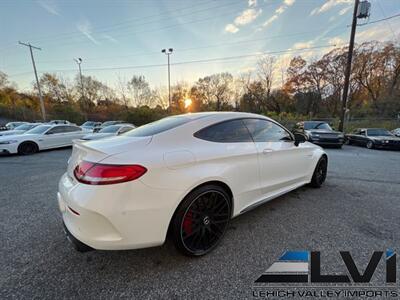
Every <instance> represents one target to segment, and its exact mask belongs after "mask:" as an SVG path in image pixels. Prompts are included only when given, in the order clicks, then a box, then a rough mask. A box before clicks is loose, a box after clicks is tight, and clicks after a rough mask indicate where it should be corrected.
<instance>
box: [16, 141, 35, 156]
mask: <svg viewBox="0 0 400 300" xmlns="http://www.w3.org/2000/svg"><path fill="white" fill-rule="evenodd" d="M38 150H39V148H38V146H37V145H36V144H35V143H33V142H24V143H22V144H21V145H19V147H18V153H19V154H22V155H30V154H34V153H36V152H38Z"/></svg>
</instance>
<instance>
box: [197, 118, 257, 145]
mask: <svg viewBox="0 0 400 300" xmlns="http://www.w3.org/2000/svg"><path fill="white" fill-rule="evenodd" d="M194 136H195V137H197V138H199V139H202V140H206V141H210V142H216V143H246V142H247V143H248V142H253V140H252V139H251V136H250V133H249V131H248V130H247V128H246V126H244V124H243V121H242V120H231V121H225V122H221V123H218V124H215V125H211V126H209V127H206V128H204V129H201V130H200V131H198V132H196V133H195V134H194Z"/></svg>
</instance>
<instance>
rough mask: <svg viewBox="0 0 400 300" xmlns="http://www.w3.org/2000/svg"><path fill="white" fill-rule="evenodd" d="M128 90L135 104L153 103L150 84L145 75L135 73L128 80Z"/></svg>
mask: <svg viewBox="0 0 400 300" xmlns="http://www.w3.org/2000/svg"><path fill="white" fill-rule="evenodd" d="M128 90H129V92H130V94H131V99H132V103H133V105H134V106H142V105H150V104H151V97H150V96H151V91H150V86H149V84H148V82H147V81H146V79H145V77H144V76H141V75H140V76H136V75H134V76H133V77H132V79H131V80H130V81H129V82H128Z"/></svg>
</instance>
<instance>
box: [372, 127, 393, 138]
mask: <svg viewBox="0 0 400 300" xmlns="http://www.w3.org/2000/svg"><path fill="white" fill-rule="evenodd" d="M367 133H368V135H369V136H392V134H391V133H390V132H389V131H387V130H386V129H380V128H377V129H368V130H367Z"/></svg>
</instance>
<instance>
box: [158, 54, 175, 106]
mask: <svg viewBox="0 0 400 300" xmlns="http://www.w3.org/2000/svg"><path fill="white" fill-rule="evenodd" d="M172 51H174V49H172V48H168V49H162V50H161V52H162V53H164V54H165V55H167V57H168V104H169V107H171V71H170V62H169V56H170V55H171V54H172Z"/></svg>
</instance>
